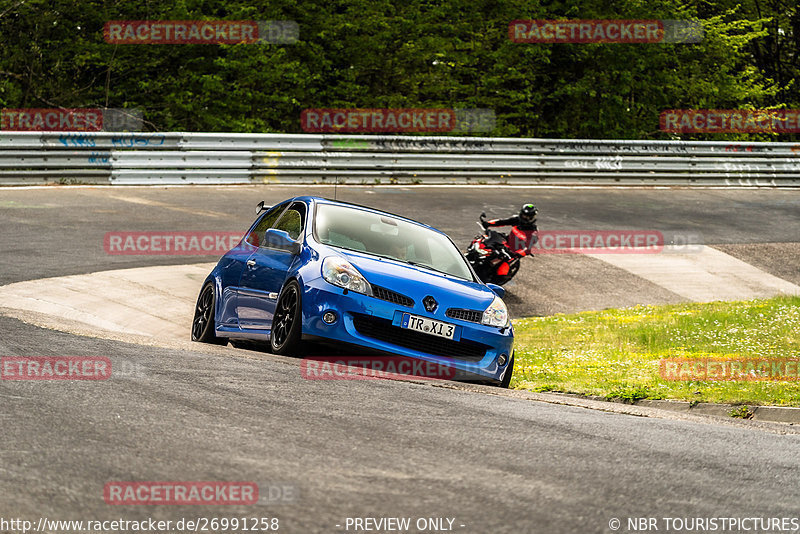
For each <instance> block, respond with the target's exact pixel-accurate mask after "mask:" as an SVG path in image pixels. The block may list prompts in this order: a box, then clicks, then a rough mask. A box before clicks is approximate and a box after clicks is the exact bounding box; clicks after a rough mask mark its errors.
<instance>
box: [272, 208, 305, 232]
mask: <svg viewBox="0 0 800 534" xmlns="http://www.w3.org/2000/svg"><path fill="white" fill-rule="evenodd" d="M305 212H306V209H305V206H304V205H303V204H300V203H296V204H293V205H292V207H290V208H289V209H288V210H286V212H285V213H284V214H283V216H282V217H281V218H280V220H279V221H278V224H276V225H275V227H274V228H275V229H276V230H283V231H284V232H286V233H287V234H289V237H291V238H292V239H294V240H297V239H299V238H300V234H302V233H303V223H304V222H305Z"/></svg>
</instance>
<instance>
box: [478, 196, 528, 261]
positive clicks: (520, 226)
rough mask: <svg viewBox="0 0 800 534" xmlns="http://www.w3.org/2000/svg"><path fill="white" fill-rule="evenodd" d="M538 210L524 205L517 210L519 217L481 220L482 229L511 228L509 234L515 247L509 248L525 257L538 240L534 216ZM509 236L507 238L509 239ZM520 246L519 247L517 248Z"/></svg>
mask: <svg viewBox="0 0 800 534" xmlns="http://www.w3.org/2000/svg"><path fill="white" fill-rule="evenodd" d="M538 213H539V210H537V209H536V206H534V205H533V204H525V205H523V206H522V208H521V209H520V210H519V215H514V216H512V217H508V218H507V219H492V220H490V221H485V220H481V225H482V226H483V228H484V229H486V228H489V227H491V226H511V227H512V229H511V234H512V235H513V236H514V238H515V239H514V241H515V245H514V246H510V247H509V248H511V249H512V250H514V251H515V252H516V253H517V254H519V255H521V256H525V255H526V254H528V250H529V249H530V247H532V246H533V245H535V244H536V243H537V242H538V241H539V239H538V237H537V236H536V233H535V232H538V231H539V228H538V227H537V226H536V215H537V214H538ZM510 237H511V236H509V238H510ZM519 245H521V246H519Z"/></svg>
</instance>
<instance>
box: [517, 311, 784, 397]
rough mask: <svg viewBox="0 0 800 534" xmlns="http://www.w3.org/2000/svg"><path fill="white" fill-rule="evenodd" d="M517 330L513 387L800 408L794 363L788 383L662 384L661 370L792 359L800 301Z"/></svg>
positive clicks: (541, 322) (582, 319) (556, 319)
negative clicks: (676, 363) (678, 362)
mask: <svg viewBox="0 0 800 534" xmlns="http://www.w3.org/2000/svg"><path fill="white" fill-rule="evenodd" d="M514 331H515V337H516V342H515V347H516V349H515V350H516V352H515V354H516V356H515V359H516V366H515V370H514V378H513V379H512V383H511V386H512V387H516V388H520V389H529V390H533V391H560V392H566V393H579V394H584V395H600V396H603V397H606V398H609V399H610V398H622V399H627V400H631V401H633V400H636V399H676V400H684V401H690V402H720V403H731V404H751V405H767V404H771V405H784V406H800V380H798V378H797V372H798V371H797V367H796V364H793V365H795V367H794V373H795V374H794V376H793V377H792V378H791V379H784V380H741V379H739V380H667V379H664V378H663V377H662V374H663V372H662V373H660V372H659V371H660V369H661V370H662V371H663V369H664V368H663V367H661V368H660V361H661V360H662V359H666V358H681V359H683V358H687V359H692V361H695V360H700V361H703V360H707V359H715V360H720V359H723V360H731V361H741V360H743V359H748V358H769V359H777V358H792V359H794V360H797V359H798V358H800V297H777V298H773V299H766V300H754V301H743V302H711V303H703V304H698V303H692V304H681V305H669V306H637V307H634V308H626V309H612V310H605V311H601V312H584V313H577V314H572V315H563V314H558V315H554V316H551V317H533V318H527V319H519V320H516V321H514ZM790 365H791V364H790ZM791 369H792V367H789V371H790V372H791ZM750 375H751V376H753V375H755V373H753V372H752V371H751V373H750ZM683 376H696V375H683Z"/></svg>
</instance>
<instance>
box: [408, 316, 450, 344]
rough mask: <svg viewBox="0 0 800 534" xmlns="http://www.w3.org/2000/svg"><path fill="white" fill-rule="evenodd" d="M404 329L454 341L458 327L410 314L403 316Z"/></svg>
mask: <svg viewBox="0 0 800 534" xmlns="http://www.w3.org/2000/svg"><path fill="white" fill-rule="evenodd" d="M401 326H402V327H403V328H407V329H409V330H415V331H417V332H422V333H423V334H430V335H432V336H439V337H443V338H446V339H453V336H454V335H455V333H456V327H455V325H452V324H447V323H443V322H441V321H434V320H433V319H428V318H426V317H420V316H418V315H411V314H410V313H404V314H403V322H402V323H401Z"/></svg>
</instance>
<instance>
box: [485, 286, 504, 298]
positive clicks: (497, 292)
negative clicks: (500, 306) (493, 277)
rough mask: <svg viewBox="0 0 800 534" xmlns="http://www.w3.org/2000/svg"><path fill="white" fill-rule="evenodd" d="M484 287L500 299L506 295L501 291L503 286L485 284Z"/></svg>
mask: <svg viewBox="0 0 800 534" xmlns="http://www.w3.org/2000/svg"><path fill="white" fill-rule="evenodd" d="M486 286H487V287H488V288H489V289H491V290H492V291H494V294H495V295H497V296H498V297H500V298H503V295H505V294H506V290H505V289H503V286H498V285H497V284H486Z"/></svg>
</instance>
